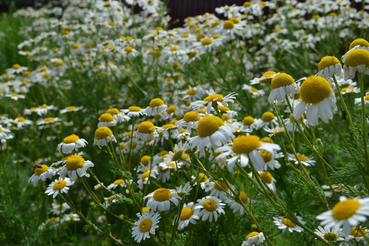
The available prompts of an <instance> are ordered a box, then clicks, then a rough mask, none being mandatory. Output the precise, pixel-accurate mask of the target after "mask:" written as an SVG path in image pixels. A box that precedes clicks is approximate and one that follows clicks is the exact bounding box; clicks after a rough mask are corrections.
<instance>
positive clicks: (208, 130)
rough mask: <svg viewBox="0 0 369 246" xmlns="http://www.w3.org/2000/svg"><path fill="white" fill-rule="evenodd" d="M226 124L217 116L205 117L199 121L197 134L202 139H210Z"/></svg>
mask: <svg viewBox="0 0 369 246" xmlns="http://www.w3.org/2000/svg"><path fill="white" fill-rule="evenodd" d="M223 125H224V122H223V120H222V119H220V118H219V117H217V116H212V115H210V116H205V117H203V118H202V119H200V120H199V124H198V128H197V132H198V134H199V136H200V137H201V138H205V137H209V136H211V135H213V134H214V133H215V132H216V131H218V130H219V127H221V126H223Z"/></svg>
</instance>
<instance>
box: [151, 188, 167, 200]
mask: <svg viewBox="0 0 369 246" xmlns="http://www.w3.org/2000/svg"><path fill="white" fill-rule="evenodd" d="M153 197H154V199H155V201H158V202H163V201H168V200H169V199H170V198H172V193H171V192H170V190H168V189H166V188H159V189H157V190H155V191H154V195H153Z"/></svg>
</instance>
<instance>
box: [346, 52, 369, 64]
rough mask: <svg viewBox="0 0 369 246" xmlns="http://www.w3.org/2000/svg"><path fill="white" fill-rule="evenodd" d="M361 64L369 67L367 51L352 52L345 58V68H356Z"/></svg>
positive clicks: (368, 53)
mask: <svg viewBox="0 0 369 246" xmlns="http://www.w3.org/2000/svg"><path fill="white" fill-rule="evenodd" d="M363 64H364V65H366V66H367V67H369V51H367V50H364V49H357V50H353V51H351V52H350V53H348V55H347V56H346V59H345V66H349V67H356V66H359V65H363Z"/></svg>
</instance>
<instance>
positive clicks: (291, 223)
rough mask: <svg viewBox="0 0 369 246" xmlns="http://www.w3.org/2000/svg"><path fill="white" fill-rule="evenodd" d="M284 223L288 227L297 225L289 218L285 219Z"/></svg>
mask: <svg viewBox="0 0 369 246" xmlns="http://www.w3.org/2000/svg"><path fill="white" fill-rule="evenodd" d="M282 223H283V224H284V225H286V226H288V227H295V226H296V225H295V224H294V223H293V222H292V221H291V220H290V219H289V218H283V219H282Z"/></svg>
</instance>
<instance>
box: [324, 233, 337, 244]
mask: <svg viewBox="0 0 369 246" xmlns="http://www.w3.org/2000/svg"><path fill="white" fill-rule="evenodd" d="M323 237H324V239H325V240H327V241H328V242H335V241H337V239H338V235H337V234H336V233H334V232H331V231H330V232H326V233H324V235H323Z"/></svg>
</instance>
